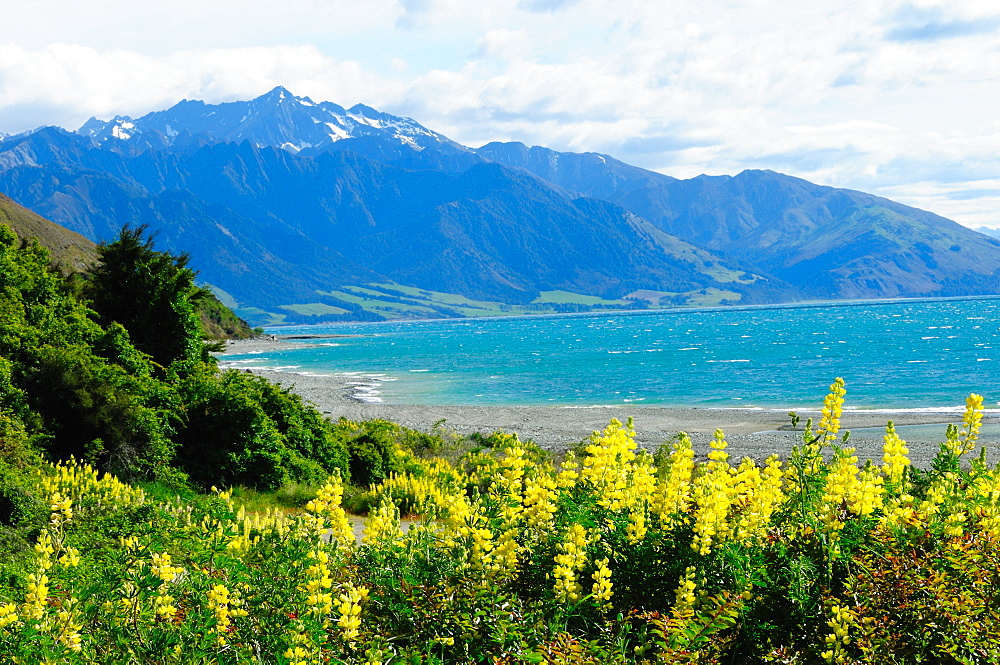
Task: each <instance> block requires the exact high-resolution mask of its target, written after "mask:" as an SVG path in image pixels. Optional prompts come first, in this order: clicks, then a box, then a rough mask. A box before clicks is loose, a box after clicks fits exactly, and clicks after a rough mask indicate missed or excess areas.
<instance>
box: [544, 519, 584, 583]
mask: <svg viewBox="0 0 1000 665" xmlns="http://www.w3.org/2000/svg"><path fill="white" fill-rule="evenodd" d="M555 562H556V566H555V568H554V569H553V571H552V575H553V576H554V577H555V578H556V581H555V585H554V591H555V594H556V598H558V599H559V600H561V601H562V602H565V603H573V602H576V601H578V600H580V597H581V594H582V592H583V587H582V586H581V585H580V583H579V582H578V581H577V578H576V572H577V571H578V570H582V569H583V567H584V566H586V565H587V529H585V528H584V527H583V526H582V525H580V524H574V525H572V526H571V527H570V528H569V529H568V530H567V532H566V537H565V538H564V539H563V541H562V542H561V543H560V544H559V554H557V555H556V556H555Z"/></svg>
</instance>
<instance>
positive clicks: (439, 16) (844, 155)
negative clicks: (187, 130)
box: [0, 0, 1000, 227]
mask: <svg viewBox="0 0 1000 665" xmlns="http://www.w3.org/2000/svg"><path fill="white" fill-rule="evenodd" d="M3 14H4V23H5V25H7V26H8V29H7V30H5V31H4V36H3V37H2V38H0V132H6V133H11V134H12V133H17V132H20V131H24V130H27V129H31V128H34V127H36V126H39V125H44V124H56V125H60V126H63V127H67V128H73V129H75V128H77V127H79V126H80V125H81V124H82V123H83V122H84V121H85V120H86V119H87V118H88V117H90V116H92V115H96V116H98V117H102V118H109V117H111V116H113V115H115V114H125V115H132V116H138V115H142V114H143V113H146V112H149V111H152V110H157V109H161V108H165V107H167V106H170V105H172V104H174V103H176V102H177V101H179V100H181V99H184V98H187V99H203V100H206V101H209V102H221V101H231V100H234V99H249V98H251V97H254V96H257V95H259V94H262V93H264V92H266V91H267V90H269V89H271V88H272V87H274V86H275V85H283V86H285V87H286V88H288V89H289V90H291V91H292V92H293V93H295V94H296V95H303V96H309V97H312V98H313V99H315V100H329V101H333V102H336V103H338V104H341V105H344V106H351V105H353V104H355V103H359V102H360V103H364V104H368V105H370V106H373V107H375V108H378V109H380V110H383V111H388V112H390V113H396V114H399V115H406V116H410V117H412V118H414V119H416V120H417V121H418V122H420V123H422V124H424V125H426V126H427V127H429V128H431V129H434V130H436V131H439V132H442V133H444V134H446V135H448V136H449V137H451V138H453V139H455V140H457V141H459V142H461V143H464V144H466V145H471V146H479V145H482V144H483V143H487V142H489V141H494V140H516V141H522V142H524V143H527V144H529V145H545V146H548V147H550V148H554V149H557V150H572V151H595V152H603V153H608V154H611V155H613V156H615V157H617V158H619V159H622V160H624V161H626V162H629V163H632V164H636V165H639V166H643V167H646V168H649V169H653V170H656V171H660V172H662V173H666V174H669V175H673V176H676V177H691V176H694V175H698V174H699V173H709V174H735V173H738V172H740V171H742V170H743V169H746V168H767V169H773V170H775V171H780V172H782V173H788V174H791V175H796V176H800V177H803V178H806V179H809V180H812V181H814V182H818V183H821V184H827V185H833V186H837V187H849V188H852V189H860V190H864V191H869V192H873V193H876V194H880V195H883V196H888V197H890V198H893V199H896V200H898V201H901V202H904V203H908V204H910V205H915V206H918V207H921V208H925V209H927V210H932V211H934V212H937V213H939V214H942V215H945V216H947V217H950V218H952V219H955V220H956V221H958V222H960V223H962V224H965V225H967V226H973V227H976V226H980V225H985V226H991V227H1000V112H998V109H1000V103H998V102H1000V4H998V3H996V2H995V0H989V1H978V0H952V1H951V2H942V1H939V0H865V1H854V0H848V1H840V2H835V1H829V0H814V1H813V2H801V0H798V1H788V0H743V1H739V2H737V1H729V0H671V1H670V2H664V1H663V0H651V1H644V0H631V1H620V2H619V1H609V2H595V1H591V0H491V2H487V3H470V2H463V1H459V0H365V1H364V2H355V1H350V2H348V1H341V0H282V2H275V1H274V0H240V1H239V2H234V1H229V0H225V1H218V0H172V1H171V2H162V1H160V0H148V1H147V2H134V0H132V1H130V2H124V1H122V0H87V1H86V2H80V1H79V0H72V1H71V0H31V1H27V2H24V1H20V0H13V1H11V0H7V1H6V2H5V3H4V11H3Z"/></svg>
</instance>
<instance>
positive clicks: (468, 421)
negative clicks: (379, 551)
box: [223, 336, 1000, 467]
mask: <svg viewBox="0 0 1000 665" xmlns="http://www.w3.org/2000/svg"><path fill="white" fill-rule="evenodd" d="M296 339H297V340H298V341H296V342H295V343H294V348H301V347H302V345H303V344H307V343H308V342H306V341H304V339H305V338H303V337H298V338H296ZM317 339H319V338H317ZM323 339H328V338H326V337H324V338H323ZM291 346H292V344H291V343H289V342H288V341H286V340H285V339H283V338H282V337H280V336H278V337H276V338H275V339H270V338H268V337H264V338H257V339H252V340H240V341H235V342H230V343H229V345H228V347H227V351H226V352H227V353H234V354H235V353H260V352H267V351H275V350H280V349H284V348H290V347H291ZM223 360H224V359H223ZM252 371H253V373H254V374H258V375H260V376H265V377H267V378H268V379H270V380H271V381H274V382H275V383H279V384H281V385H282V386H285V387H287V388H288V389H290V390H291V391H292V392H295V393H296V394H298V395H300V396H302V398H303V399H305V400H306V401H307V402H309V403H311V404H313V405H314V406H316V407H317V408H318V409H319V410H320V411H321V412H322V413H324V414H326V415H327V416H329V417H331V418H340V417H345V418H349V419H351V420H368V419H372V418H382V419H385V420H390V421H392V422H396V423H399V424H401V425H405V426H407V427H412V428H415V429H419V430H429V429H430V428H431V427H432V426H433V425H434V424H435V423H436V422H439V421H441V420H444V421H445V423H444V424H445V426H446V427H447V428H448V429H451V430H453V431H455V432H457V433H459V434H471V433H473V432H482V433H484V434H488V433H490V432H493V431H496V430H502V431H505V432H516V433H517V434H518V435H519V436H520V437H521V439H524V440H526V439H530V440H532V441H534V442H535V443H536V444H538V445H539V446H541V447H543V448H546V449H548V450H561V449H565V448H567V447H569V446H571V445H573V444H575V443H577V442H579V441H580V440H582V439H584V438H586V437H587V436H589V435H590V434H591V433H592V432H593V431H595V430H601V429H603V428H604V427H605V426H606V425H607V424H608V421H609V420H610V419H611V418H617V419H619V420H620V421H622V422H625V420H626V419H628V418H630V417H631V418H632V419H633V423H634V426H635V431H636V441H637V442H638V443H639V445H640V446H642V447H644V448H647V449H650V450H655V449H656V448H658V447H659V446H660V445H661V444H662V443H663V442H664V441H666V440H669V439H670V438H672V437H673V436H674V435H675V434H676V433H677V432H680V431H684V432H687V433H688V434H690V435H691V438H692V440H693V442H694V445H695V452H696V453H697V454H699V456H700V457H704V455H705V454H706V453H707V452H708V442H709V441H710V440H711V438H712V433H713V432H714V431H715V429H716V428H721V429H722V430H723V431H724V432H725V433H726V440H727V441H728V442H729V448H728V449H727V451H728V452H729V453H730V459H733V460H739V459H741V458H742V457H751V458H753V459H756V460H763V459H765V458H767V457H768V456H769V455H771V454H774V453H777V454H779V455H782V456H784V455H787V454H788V452H789V451H790V450H791V447H792V446H793V445H796V444H799V443H801V434H800V433H797V432H793V431H787V432H786V431H781V429H785V430H787V429H788V428H789V418H788V413H787V411H778V410H763V409H706V408H663V407H651V406H638V407H636V406H601V407H557V406H425V405H412V404H386V403H378V402H365V401H359V400H358V399H356V398H355V397H354V395H356V394H357V387H356V386H355V385H352V379H351V377H349V376H337V375H333V376H315V375H308V374H307V375H303V374H293V373H289V372H276V371H268V370H259V369H254V370H252ZM797 413H798V415H799V416H800V417H801V419H802V422H805V420H806V418H809V417H812V418H814V419H815V420H817V421H818V420H819V411H818V410H816V411H804V410H799V411H797ZM961 418H962V416H961V414H960V413H926V412H912V411H889V410H885V411H881V410H880V411H876V410H857V411H852V410H847V411H845V412H844V416H843V418H842V421H841V422H842V429H850V430H852V436H851V444H850V445H853V446H854V447H855V448H857V455H858V457H859V458H860V459H861V460H862V461H863V460H866V459H872V460H874V461H875V462H877V463H881V459H882V436H881V432H880V431H874V432H859V431H858V430H859V429H860V428H869V427H873V428H884V427H885V424H886V421H888V420H892V421H893V422H894V423H895V424H896V426H897V427H898V426H901V425H924V424H934V423H936V424H940V431H939V432H938V430H937V429H936V428H931V430H930V431H931V434H930V435H923V436H922V437H921V438H926V439H928V440H926V441H918V440H915V439H914V438H912V437H911V438H907V437H905V436H904V438H907V440H908V445H909V448H910V455H909V457H910V460H911V462H912V463H913V464H914V465H916V466H920V467H926V466H927V465H928V464H929V463H930V460H931V459H932V458H933V457H934V455H935V454H936V453H937V451H938V443H940V441H943V440H944V432H945V428H946V426H947V423H949V422H956V423H959V424H960V423H961ZM984 422H986V423H997V422H1000V414H995V413H990V414H988V415H987V416H986V418H985V419H984ZM983 442H984V443H985V444H986V447H987V450H988V453H989V454H988V458H989V459H990V460H991V461H992V463H996V462H997V461H998V460H1000V455H998V448H1000V444H997V442H996V441H989V440H984V441H983Z"/></svg>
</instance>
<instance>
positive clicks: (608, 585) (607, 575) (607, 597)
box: [591, 557, 614, 610]
mask: <svg viewBox="0 0 1000 665" xmlns="http://www.w3.org/2000/svg"><path fill="white" fill-rule="evenodd" d="M594 565H595V566H596V568H595V569H594V574H593V575H592V576H591V577H592V578H593V580H594V584H593V586H592V587H591V594H592V595H593V597H594V602H595V603H597V605H598V606H600V608H601V609H602V610H607V609H610V607H611V602H610V601H611V596H612V595H613V593H614V592H613V591H612V590H611V589H612V587H613V586H614V585H613V584H612V582H611V569H610V568H608V558H607V557H604V558H603V559H598V560H597V561H595V562H594Z"/></svg>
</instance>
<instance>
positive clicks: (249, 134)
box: [77, 86, 461, 152]
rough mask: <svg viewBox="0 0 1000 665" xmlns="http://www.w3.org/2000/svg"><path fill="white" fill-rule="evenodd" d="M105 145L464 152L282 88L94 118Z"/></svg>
mask: <svg viewBox="0 0 1000 665" xmlns="http://www.w3.org/2000/svg"><path fill="white" fill-rule="evenodd" d="M77 133H78V134H82V135H84V136H89V137H91V138H93V139H95V140H97V141H99V142H105V141H108V140H111V139H115V140H119V141H126V142H127V141H131V142H138V143H137V147H139V148H140V149H141V148H142V147H144V146H170V145H173V144H174V143H176V142H177V141H178V140H181V139H182V138H185V139H186V140H190V139H196V140H203V139H208V140H209V141H210V142H220V141H221V142H241V141H249V142H250V143H251V144H253V145H256V146H271V147H276V148H282V149H285V150H289V151H291V152H300V151H302V150H305V149H307V148H308V149H313V150H322V149H324V148H327V147H329V146H332V145H333V144H334V143H336V142H338V141H342V140H345V139H352V138H361V137H376V138H382V139H386V140H390V141H393V142H396V143H399V144H402V145H404V146H406V147H407V148H409V149H412V150H414V151H422V150H424V148H426V147H429V146H431V145H437V146H443V145H449V146H451V147H455V148H459V149H461V146H458V144H456V143H454V142H453V141H451V139H449V138H447V137H445V136H443V135H441V134H438V133H436V132H433V131H431V130H429V129H427V128H426V127H424V126H422V125H420V124H419V123H418V122H416V121H415V120H413V119H411V118H403V117H398V116H393V115H390V114H387V113H382V112H380V111H377V110H376V109H373V108H371V107H369V106H365V105H363V104H357V105H355V106H352V107H351V108H350V109H345V108H344V107H342V106H339V105H337V104H334V103H332V102H318V103H317V102H314V101H313V100H312V99H309V98H308V97H296V96H295V95H293V94H292V93H290V92H289V91H288V90H286V89H285V88H282V87H280V86H279V87H277V88H275V89H273V90H271V91H270V92H268V93H267V94H265V95H261V96H260V97H257V98H256V99H252V100H250V101H245V102H226V103H222V104H206V103H205V102H201V101H190V100H184V101H182V102H180V103H178V104H176V105H174V106H173V107H171V108H169V109H167V110H165V111H156V112H153V113H149V114H147V115H144V116H142V117H141V118H138V119H135V120H133V119H132V118H129V117H127V116H116V117H115V118H114V119H112V120H108V121H104V120H98V119H97V118H91V119H90V120H88V121H87V122H86V123H84V124H83V126H82V127H80V129H78V130H77Z"/></svg>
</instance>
